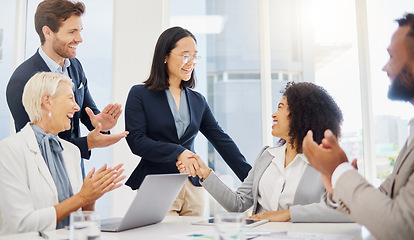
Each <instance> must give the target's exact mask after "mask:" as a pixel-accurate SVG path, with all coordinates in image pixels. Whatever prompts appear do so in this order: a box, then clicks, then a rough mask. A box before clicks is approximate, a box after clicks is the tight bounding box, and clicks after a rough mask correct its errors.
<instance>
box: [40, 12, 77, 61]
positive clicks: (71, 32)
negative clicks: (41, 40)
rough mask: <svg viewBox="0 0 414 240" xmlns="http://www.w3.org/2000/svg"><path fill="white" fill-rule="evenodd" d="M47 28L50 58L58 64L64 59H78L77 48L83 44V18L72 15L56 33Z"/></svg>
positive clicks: (46, 35)
mask: <svg viewBox="0 0 414 240" xmlns="http://www.w3.org/2000/svg"><path fill="white" fill-rule="evenodd" d="M45 28H47V30H45V31H46V34H45V37H46V42H45V44H46V45H47V47H48V49H46V51H45V52H46V53H47V54H48V55H49V57H50V58H52V59H53V60H54V61H56V62H59V60H60V59H62V58H74V57H76V48H77V47H78V45H79V43H81V42H82V37H81V34H80V32H81V30H82V20H81V17H79V16H76V15H72V16H71V17H70V18H68V19H66V21H64V22H63V23H62V26H61V27H60V28H59V31H58V32H56V33H55V32H52V31H50V29H48V27H45ZM48 30H49V31H48ZM47 50H49V51H47ZM50 55H52V56H50Z"/></svg>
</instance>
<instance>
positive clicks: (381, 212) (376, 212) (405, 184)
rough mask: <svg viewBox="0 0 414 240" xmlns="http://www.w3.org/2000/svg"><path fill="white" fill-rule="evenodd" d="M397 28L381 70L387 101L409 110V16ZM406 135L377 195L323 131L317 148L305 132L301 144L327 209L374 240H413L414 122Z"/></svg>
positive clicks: (412, 48) (412, 69)
mask: <svg viewBox="0 0 414 240" xmlns="http://www.w3.org/2000/svg"><path fill="white" fill-rule="evenodd" d="M397 22H398V24H399V27H398V29H397V31H395V33H394V34H393V36H392V38H391V43H390V45H389V47H388V49H387V51H388V53H389V55H390V59H389V60H388V62H387V64H386V65H385V66H384V68H383V71H385V72H387V74H388V76H389V78H390V80H391V85H390V88H389V91H388V98H390V99H392V100H402V101H409V102H411V103H412V104H413V105H414V14H409V13H407V14H405V15H404V17H403V18H401V19H397ZM410 127H411V129H412V133H411V134H410V136H409V138H408V139H407V142H406V143H405V145H404V147H403V148H402V149H401V151H400V154H399V156H398V158H397V160H396V163H395V166H394V170H393V172H392V173H391V175H389V176H388V177H387V179H386V180H385V181H384V182H383V183H382V184H381V186H380V187H379V189H376V188H374V187H373V186H372V185H370V184H369V183H368V182H367V181H366V180H365V179H364V178H363V177H362V176H361V175H359V174H358V171H357V170H355V169H354V168H353V167H352V166H351V164H350V163H349V162H348V159H347V157H346V155H345V153H344V151H343V150H342V149H341V148H340V147H339V145H338V141H337V139H336V138H335V137H334V135H333V134H332V132H331V131H330V130H326V131H325V138H324V139H323V140H322V144H321V145H317V144H316V142H314V141H313V137H312V132H311V131H309V132H308V134H307V136H306V137H305V139H304V141H303V150H304V154H305V155H306V157H307V158H308V161H309V163H310V164H311V165H312V166H313V167H314V168H315V169H316V170H318V171H320V172H321V173H322V180H323V183H324V185H325V187H326V189H327V190H328V192H329V193H327V194H326V195H325V202H326V203H327V205H328V206H330V207H332V208H335V209H337V210H339V211H341V212H343V213H344V214H346V215H348V216H349V217H350V218H351V219H352V220H353V221H355V222H357V223H360V224H362V225H364V226H366V227H367V228H368V229H369V231H370V232H371V233H372V234H373V235H374V236H375V237H376V238H378V239H414V151H412V150H413V149H414V141H413V140H414V121H413V120H412V121H410Z"/></svg>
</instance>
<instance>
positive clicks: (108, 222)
mask: <svg viewBox="0 0 414 240" xmlns="http://www.w3.org/2000/svg"><path fill="white" fill-rule="evenodd" d="M121 220H122V219H117V218H115V219H113V218H112V219H111V218H110V219H104V220H102V221H101V228H102V229H116V228H117V227H118V226H119V224H120V223H121Z"/></svg>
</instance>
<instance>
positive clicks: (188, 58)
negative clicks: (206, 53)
mask: <svg viewBox="0 0 414 240" xmlns="http://www.w3.org/2000/svg"><path fill="white" fill-rule="evenodd" d="M170 53H172V54H174V55H177V56H179V57H180V58H181V61H182V62H183V63H184V64H187V63H188V62H190V61H191V60H193V63H198V61H200V59H201V57H200V56H197V55H196V56H191V55H179V54H176V53H173V52H170Z"/></svg>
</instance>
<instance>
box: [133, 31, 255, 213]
mask: <svg viewBox="0 0 414 240" xmlns="http://www.w3.org/2000/svg"><path fill="white" fill-rule="evenodd" d="M196 43H197V41H196V38H195V37H194V35H193V34H192V33H191V32H189V31H188V30H186V29H183V28H181V27H172V28H169V29H167V30H165V31H164V32H163V33H162V34H161V35H160V37H159V38H158V41H157V44H156V46H155V51H154V57H153V60H152V67H151V73H150V76H149V78H148V79H147V80H146V81H144V84H143V85H141V84H138V85H135V86H133V87H132V88H131V90H130V92H129V95H128V99H127V102H126V105H125V126H126V129H127V130H128V131H129V135H128V136H127V142H128V145H129V147H130V148H131V151H132V152H133V153H134V154H136V155H138V156H140V157H141V161H140V162H139V164H138V166H137V167H136V168H135V170H134V171H133V173H132V174H131V176H130V177H129V179H128V181H127V182H126V185H128V186H130V187H131V188H132V189H137V188H139V186H140V185H141V183H142V181H143V179H144V177H145V176H146V175H148V174H165V173H179V171H178V169H177V167H176V162H177V161H180V162H181V163H182V164H183V166H184V169H185V170H184V172H187V173H189V174H190V177H189V180H188V181H187V182H186V183H185V184H184V187H183V189H182V190H181V192H180V193H179V195H178V197H177V199H176V201H175V202H174V204H173V206H172V207H171V209H170V213H169V214H170V215H181V216H202V215H203V214H204V199H205V197H204V196H205V192H204V189H203V188H202V187H200V183H199V179H198V177H197V176H196V175H201V172H200V169H199V165H198V163H197V161H196V159H195V158H194V156H195V155H196V154H195V149H194V140H195V137H196V135H197V134H198V132H199V131H200V132H201V133H202V134H203V135H204V136H205V137H206V138H207V139H208V140H209V141H210V142H211V144H212V145H213V146H214V147H215V149H216V150H217V151H218V152H219V154H220V155H221V156H222V157H223V159H224V160H225V161H226V163H227V164H228V165H229V166H230V168H231V169H232V170H233V171H234V173H235V174H236V175H237V177H238V178H239V179H240V180H241V181H243V180H244V179H245V178H246V176H247V174H248V172H249V170H250V169H251V166H250V165H249V164H248V163H247V162H246V160H245V158H244V156H243V155H242V154H241V153H240V151H239V149H238V147H237V146H236V144H235V143H234V142H233V140H232V139H231V138H230V137H229V136H228V135H227V134H226V133H225V132H224V131H223V130H222V129H221V127H220V126H219V125H218V123H217V121H216V119H215V118H214V116H213V114H212V112H211V110H210V107H209V106H208V104H207V101H206V99H205V98H204V96H203V95H201V94H200V93H198V92H196V91H194V90H192V88H194V87H195V81H196V79H195V74H194V68H195V66H196V64H197V62H198V61H199V60H200V57H199V56H198V55H197V45H196Z"/></svg>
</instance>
